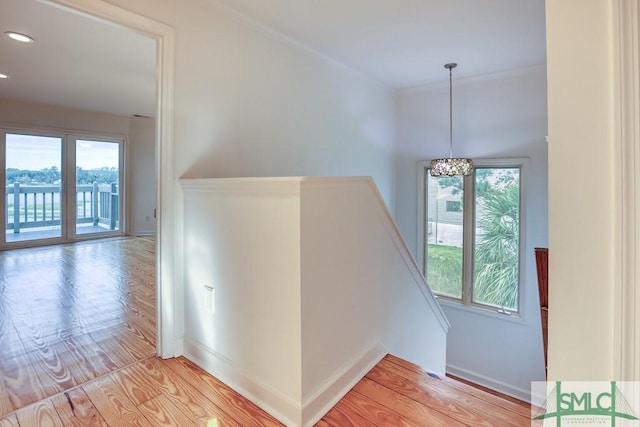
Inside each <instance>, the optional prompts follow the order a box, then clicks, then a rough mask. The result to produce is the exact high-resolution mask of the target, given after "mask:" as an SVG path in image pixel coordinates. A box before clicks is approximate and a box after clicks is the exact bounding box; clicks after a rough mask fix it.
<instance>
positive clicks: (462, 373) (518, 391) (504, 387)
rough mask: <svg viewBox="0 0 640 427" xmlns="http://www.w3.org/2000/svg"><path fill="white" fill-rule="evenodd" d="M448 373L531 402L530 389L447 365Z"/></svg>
mask: <svg viewBox="0 0 640 427" xmlns="http://www.w3.org/2000/svg"><path fill="white" fill-rule="evenodd" d="M447 373H448V374H451V375H454V376H456V377H459V378H462V379H463V380H467V381H470V382H472V383H474V384H478V385H480V386H483V387H487V388H489V389H491V390H495V391H497V392H499V393H502V394H506V395H507V396H511V397H513V398H516V399H518V400H522V401H523V402H527V403H530V402H531V390H530V389H522V388H519V387H513V386H512V385H509V384H507V383H503V382H502V381H497V380H494V379H491V378H488V377H485V376H484V375H481V374H478V373H475V372H473V371H470V370H468V369H464V368H460V367H458V366H455V365H451V364H447Z"/></svg>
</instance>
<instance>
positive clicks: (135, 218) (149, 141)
mask: <svg viewBox="0 0 640 427" xmlns="http://www.w3.org/2000/svg"><path fill="white" fill-rule="evenodd" d="M155 126H156V124H155V120H154V119H153V118H144V117H131V119H130V131H129V162H128V165H129V169H128V172H129V175H128V178H129V183H130V185H129V192H130V193H129V194H130V195H131V197H130V200H129V207H130V210H129V231H128V232H129V234H133V235H147V234H155V232H156V224H157V222H156V216H155V215H154V209H155V208H156V191H157V186H156V152H155V148H156V130H155Z"/></svg>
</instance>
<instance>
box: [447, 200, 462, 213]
mask: <svg viewBox="0 0 640 427" xmlns="http://www.w3.org/2000/svg"><path fill="white" fill-rule="evenodd" d="M447 212H462V202H460V200H447Z"/></svg>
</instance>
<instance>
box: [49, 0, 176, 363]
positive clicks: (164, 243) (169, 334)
mask: <svg viewBox="0 0 640 427" xmlns="http://www.w3.org/2000/svg"><path fill="white" fill-rule="evenodd" d="M40 1H43V2H45V3H47V4H50V5H52V6H57V7H60V8H64V9H66V10H69V11H71V12H74V13H80V14H83V15H86V16H88V17H91V18H94V19H99V20H101V21H103V22H107V23H111V24H114V25H121V26H124V27H127V28H130V29H132V30H134V31H136V32H138V33H140V34H142V35H144V36H147V37H150V38H152V39H154V40H155V41H156V43H157V75H158V78H157V85H158V86H157V89H158V91H157V92H158V93H157V105H156V111H157V114H156V116H157V120H156V174H157V182H158V186H157V192H158V197H157V200H158V229H157V233H156V234H157V239H158V240H157V254H156V293H157V325H156V327H157V330H158V333H157V334H156V337H157V338H156V347H157V353H158V355H160V356H162V357H173V356H177V355H180V354H181V353H182V349H181V348H179V344H177V343H179V340H177V339H176V334H175V333H174V329H175V326H176V317H180V316H183V315H184V309H183V307H182V306H181V305H180V304H179V303H177V302H176V299H177V295H179V293H180V291H181V284H182V262H181V258H179V257H176V256H175V254H176V253H178V254H180V253H181V252H180V250H181V249H182V246H181V244H182V242H181V241H180V240H179V239H178V241H175V236H176V235H177V236H180V233H179V230H176V224H175V212H174V209H176V210H177V209H179V207H177V206H176V203H175V202H174V199H175V188H174V177H173V156H172V155H173V146H174V142H173V119H174V118H173V86H174V68H175V66H174V64H175V34H174V33H175V32H174V29H173V28H171V27H169V26H168V25H166V24H163V23H160V22H157V21H154V20H152V19H149V18H147V17H144V16H142V15H138V14H136V13H133V12H130V11H128V10H125V9H122V8H119V7H117V6H114V5H111V4H109V3H106V2H104V1H102V0H40Z"/></svg>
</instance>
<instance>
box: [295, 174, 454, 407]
mask: <svg viewBox="0 0 640 427" xmlns="http://www.w3.org/2000/svg"><path fill="white" fill-rule="evenodd" d="M301 206H302V207H301V221H302V222H301V224H302V241H301V252H302V331H303V335H302V368H303V369H302V372H303V374H304V377H303V382H302V399H303V410H304V411H305V415H308V416H310V417H311V418H313V414H317V413H322V414H323V413H325V412H326V411H328V410H329V409H330V408H331V407H332V406H333V405H334V404H335V403H336V401H335V400H334V398H335V397H336V394H335V393H336V392H337V394H338V396H339V397H341V394H340V393H345V392H346V391H348V390H349V389H350V388H351V387H352V386H353V385H355V384H350V383H348V381H346V380H347V379H350V378H348V376H347V378H342V377H341V376H342V375H343V374H344V373H345V372H348V371H349V369H350V368H351V367H352V366H357V365H358V364H359V363H360V361H361V360H362V359H363V358H364V359H365V360H367V361H368V362H369V365H366V363H365V366H367V369H364V370H363V373H366V372H367V371H368V370H369V369H370V368H371V367H372V363H375V362H377V361H378V359H379V357H378V358H376V356H375V354H376V351H377V352H380V351H381V350H379V349H380V348H381V349H382V350H384V351H383V354H384V353H391V354H394V355H396V356H399V357H401V358H404V359H406V360H409V361H411V362H413V363H416V364H418V365H420V366H422V367H424V368H426V369H428V370H429V371H431V372H437V373H440V374H444V372H445V356H446V340H447V329H448V327H449V325H448V322H447V320H446V318H445V317H444V315H443V312H442V310H441V309H440V307H439V306H438V304H437V302H436V300H435V298H434V297H433V295H432V294H431V291H430V290H429V289H428V287H427V286H426V284H425V282H424V278H423V277H422V275H421V274H420V271H419V269H418V267H417V265H416V264H415V261H414V260H413V258H412V256H411V253H410V252H409V249H408V248H407V246H406V245H405V243H404V241H403V240H402V238H401V236H400V233H399V231H398V229H397V228H396V226H395V223H394V221H393V219H392V218H391V215H390V214H389V212H388V211H387V209H386V208H385V206H384V203H383V201H382V198H381V197H380V195H379V193H378V192H377V190H376V188H375V185H374V184H373V183H372V181H371V180H370V179H367V178H349V179H345V178H305V179H304V181H303V182H302V197H301ZM338 384H339V385H342V389H339V387H337V385H338ZM332 392H333V393H334V394H333V395H331V393H332ZM322 404H324V405H328V406H325V407H324V408H323V407H322V406H321V405H322Z"/></svg>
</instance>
